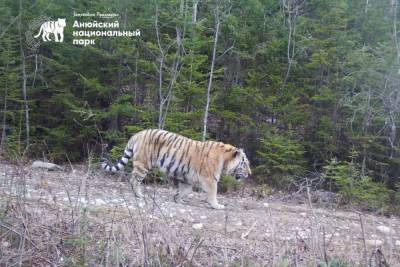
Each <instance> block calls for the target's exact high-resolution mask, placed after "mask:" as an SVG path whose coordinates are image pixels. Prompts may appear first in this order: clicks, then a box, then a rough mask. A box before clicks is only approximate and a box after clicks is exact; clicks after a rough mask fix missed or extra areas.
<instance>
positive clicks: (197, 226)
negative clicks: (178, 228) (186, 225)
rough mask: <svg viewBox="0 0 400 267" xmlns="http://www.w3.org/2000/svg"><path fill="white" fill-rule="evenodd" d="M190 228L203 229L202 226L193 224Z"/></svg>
mask: <svg viewBox="0 0 400 267" xmlns="http://www.w3.org/2000/svg"><path fill="white" fill-rule="evenodd" d="M192 228H193V229H196V230H201V229H203V224H202V223H195V224H193V225H192Z"/></svg>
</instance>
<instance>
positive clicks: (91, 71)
mask: <svg viewBox="0 0 400 267" xmlns="http://www.w3.org/2000/svg"><path fill="white" fill-rule="evenodd" d="M84 13H95V14H96V13H103V14H114V15H115V16H113V17H101V16H100V17H99V16H96V17H92V16H83V15H82V14H84ZM0 14H1V16H0V84H1V86H0V108H1V112H0V121H1V123H0V128H1V144H0V149H1V154H2V157H3V158H5V159H9V160H10V159H13V158H15V157H18V158H21V157H22V158H25V159H36V158H40V159H46V160H48V161H50V162H55V163H59V164H64V163H67V164H68V162H72V163H79V162H84V161H86V160H87V159H88V158H94V159H95V160H99V159H100V157H103V156H108V157H110V158H112V159H116V158H117V157H119V156H120V155H121V153H122V150H123V147H124V146H125V144H126V142H127V140H128V138H129V137H130V136H131V135H132V134H134V133H136V132H138V131H140V130H142V129H148V128H162V129H166V130H169V131H172V132H176V133H179V134H182V135H184V136H187V137H190V138H193V139H196V140H218V141H222V142H225V143H230V144H232V145H235V146H237V147H241V148H243V149H244V150H245V151H246V154H247V156H248V157H249V160H250V162H251V165H252V168H253V170H254V175H253V177H252V180H253V183H254V185H255V186H257V185H263V186H266V187H271V188H274V189H278V190H286V191H289V192H290V191H291V190H297V189H298V186H299V185H301V184H303V185H304V184H305V183H307V186H310V187H313V188H317V189H324V190H329V191H332V192H337V193H338V194H339V195H340V198H341V202H342V203H343V204H350V205H352V206H356V207H358V208H361V209H365V210H371V211H378V212H381V213H397V214H398V213H399V207H400V192H399V190H400V178H399V177H400V176H399V174H400V158H399V152H400V151H399V144H400V133H399V132H398V127H399V125H400V87H399V86H400V64H399V63H400V47H399V40H398V38H397V33H398V28H397V27H398V26H399V22H398V15H399V8H398V1H396V0H392V1H389V0H387V1H378V0H362V1H361V0H210V1H199V0H173V1H165V0H160V1H156V0H155V1H143V0H135V1H129V0H121V1H107V0H99V1H83V0H68V1H61V0H55V1H45V0H33V1H27V0H19V1H15V0H1V1H0ZM79 14H81V15H82V16H80V15H79ZM57 18H65V19H66V26H65V28H64V40H63V41H62V42H54V36H53V34H51V35H50V38H51V39H52V41H48V42H44V41H42V40H41V38H40V37H39V38H38V39H32V36H33V35H36V34H37V33H38V32H39V28H40V25H41V23H43V22H44V21H46V20H47V19H50V20H53V21H57ZM76 21H77V23H78V25H79V24H80V23H82V25H86V26H88V25H89V24H87V23H90V22H93V21H96V22H97V23H99V25H102V26H104V25H107V24H104V22H110V23H114V22H118V29H117V30H119V31H131V32H135V31H139V32H140V34H137V35H136V36H98V35H97V36H91V37H85V36H83V37H82V36H78V35H79V34H80V33H79V31H83V33H82V35H84V34H85V31H92V30H95V31H96V30H101V31H103V30H109V29H104V28H95V29H93V28H83V27H81V28H79V27H75V25H74V24H75V22H76ZM100 22H103V24H101V23H100ZM85 23H86V24H85ZM112 30H114V29H112ZM76 31H78V33H76ZM74 39H92V40H95V41H93V43H91V44H89V45H82V44H79V43H76V42H74ZM225 179H228V180H227V181H225V185H229V184H230V181H229V178H225Z"/></svg>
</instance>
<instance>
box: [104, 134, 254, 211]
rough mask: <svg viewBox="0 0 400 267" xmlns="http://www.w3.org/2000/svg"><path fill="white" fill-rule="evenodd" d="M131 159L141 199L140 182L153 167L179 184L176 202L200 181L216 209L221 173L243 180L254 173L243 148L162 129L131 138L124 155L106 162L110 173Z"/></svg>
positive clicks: (134, 186)
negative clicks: (192, 137)
mask: <svg viewBox="0 0 400 267" xmlns="http://www.w3.org/2000/svg"><path fill="white" fill-rule="evenodd" d="M130 159H132V163H133V170H132V177H131V180H130V183H131V185H132V188H133V191H134V193H135V195H136V197H138V198H142V197H143V192H142V188H141V183H142V181H143V180H144V178H145V177H146V175H147V174H148V172H149V171H150V170H152V169H154V168H159V170H160V171H161V172H163V173H165V174H166V175H167V177H168V178H169V179H172V180H173V181H174V182H175V183H176V184H178V191H177V193H176V194H175V195H174V200H175V201H176V202H181V201H182V197H184V196H185V195H187V194H189V193H190V192H191V190H192V186H193V184H194V183H198V182H199V183H200V185H201V188H202V189H203V190H204V191H205V192H206V194H207V202H208V204H209V205H210V206H211V207H212V208H214V209H224V208H225V206H224V205H222V204H219V203H218V201H217V185H218V182H219V180H220V178H221V175H222V174H226V175H231V176H234V177H235V178H236V180H242V179H245V178H247V177H248V176H249V175H251V169H250V163H249V160H248V159H247V156H246V154H245V153H244V151H243V149H240V148H236V147H234V146H232V145H230V144H224V143H222V142H216V141H203V142H202V141H196V140H193V139H190V138H187V137H184V136H182V135H179V134H176V133H172V132H169V131H166V130H161V129H147V130H142V131H140V132H138V133H136V134H134V135H133V136H131V138H130V139H129V141H128V143H127V145H126V147H125V150H124V155H123V156H122V157H121V159H120V160H119V161H118V162H117V163H116V164H115V165H112V164H109V163H108V162H107V161H104V162H103V163H102V164H101V166H102V168H103V169H104V170H106V171H107V172H117V171H119V170H122V169H124V167H125V166H126V164H127V163H128V161H129V160H130Z"/></svg>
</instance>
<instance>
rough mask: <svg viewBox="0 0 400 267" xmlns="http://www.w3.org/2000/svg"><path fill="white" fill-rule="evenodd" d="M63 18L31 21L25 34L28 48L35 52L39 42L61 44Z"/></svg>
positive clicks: (43, 17) (44, 18)
mask: <svg viewBox="0 0 400 267" xmlns="http://www.w3.org/2000/svg"><path fill="white" fill-rule="evenodd" d="M65 26H66V20H65V18H58V19H57V20H52V19H51V18H49V17H46V16H41V17H38V18H36V19H34V20H32V21H31V22H30V23H29V25H28V31H26V32H25V38H26V42H27V45H28V47H29V48H30V49H31V50H33V51H36V50H37V49H38V48H39V46H40V43H41V41H43V42H56V43H61V42H63V41H64V27H65Z"/></svg>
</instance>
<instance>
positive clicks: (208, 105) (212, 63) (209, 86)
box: [203, 5, 220, 141]
mask: <svg viewBox="0 0 400 267" xmlns="http://www.w3.org/2000/svg"><path fill="white" fill-rule="evenodd" d="M219 25H220V18H219V6H218V5H217V9H216V11H215V35H214V46H213V54H212V60H211V70H210V78H209V80H208V87H207V102H206V107H205V111H204V122H203V141H205V140H206V136H207V120H208V110H209V108H210V92H211V87H212V81H213V75H214V64H215V54H216V51H217V44H218V34H219Z"/></svg>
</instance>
